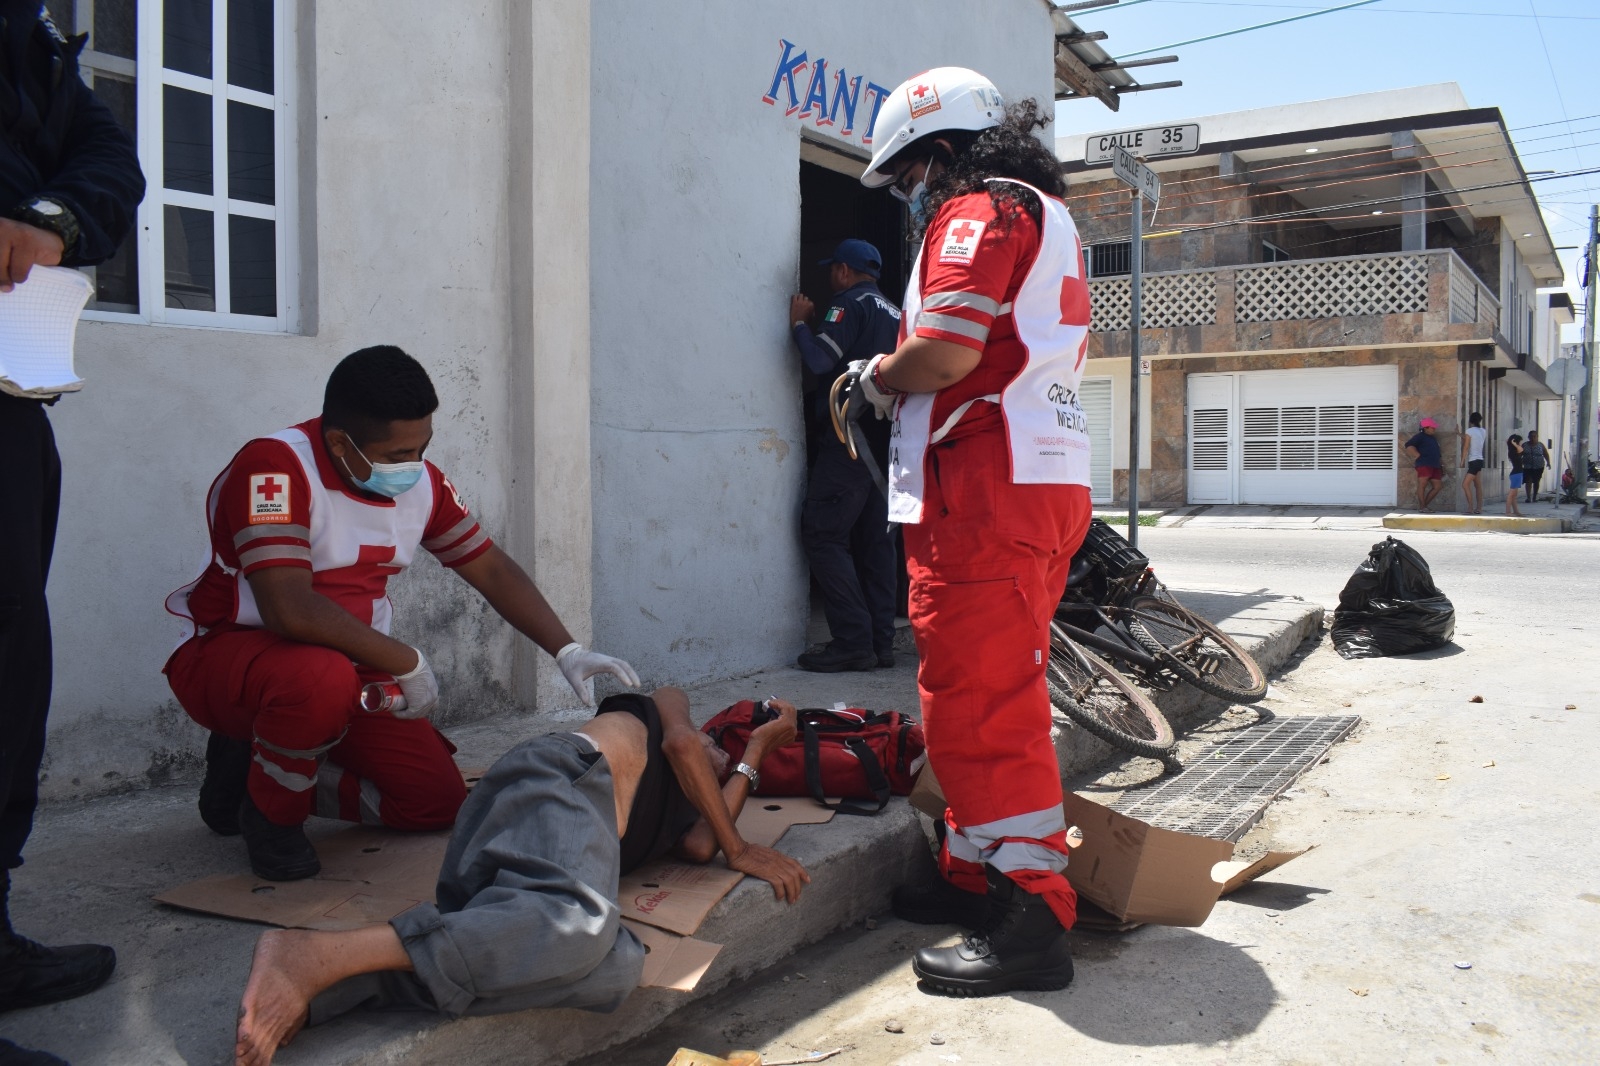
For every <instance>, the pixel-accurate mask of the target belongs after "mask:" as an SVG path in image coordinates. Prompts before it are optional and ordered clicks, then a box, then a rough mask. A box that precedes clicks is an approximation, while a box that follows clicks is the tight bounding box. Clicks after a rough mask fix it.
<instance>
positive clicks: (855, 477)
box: [789, 240, 900, 673]
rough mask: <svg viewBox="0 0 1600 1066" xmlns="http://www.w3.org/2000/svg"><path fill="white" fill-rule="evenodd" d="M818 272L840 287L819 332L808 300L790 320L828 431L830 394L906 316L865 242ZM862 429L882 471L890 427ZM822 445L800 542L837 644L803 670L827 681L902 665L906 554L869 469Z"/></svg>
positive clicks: (891, 340)
mask: <svg viewBox="0 0 1600 1066" xmlns="http://www.w3.org/2000/svg"><path fill="white" fill-rule="evenodd" d="M818 265H819V266H826V267H827V268H828V282H829V284H830V286H831V287H832V289H833V299H832V300H830V301H829V303H828V309H827V311H826V312H824V313H823V316H822V323H821V325H819V326H818V327H817V329H816V330H815V332H813V331H812V329H811V327H810V326H809V325H808V324H807V323H806V320H807V319H808V318H810V317H811V313H812V311H813V309H814V308H813V305H812V303H811V301H810V300H808V299H806V298H805V297H804V296H800V295H797V296H795V297H793V298H792V299H790V301H789V322H790V329H791V330H792V332H793V334H794V342H795V345H796V346H797V347H798V348H799V349H800V355H801V358H803V359H804V360H805V365H806V368H807V369H808V370H810V371H811V372H812V373H813V374H815V375H816V376H817V381H818V383H819V384H818V386H817V391H818V399H819V400H820V401H821V403H820V404H819V407H820V408H822V410H821V412H820V413H821V423H820V424H821V425H822V426H824V427H826V426H827V423H828V417H827V411H826V409H825V408H826V404H827V398H828V390H829V389H830V387H831V386H832V385H833V383H834V381H835V380H836V379H837V378H838V377H839V375H841V374H843V373H844V372H845V368H846V367H847V366H849V364H850V363H852V362H854V361H855V360H857V359H870V358H871V357H872V356H874V355H877V354H878V353H879V352H887V351H893V350H894V345H895V339H896V338H897V337H898V336H899V333H900V309H899V308H898V307H896V306H895V305H894V304H892V303H890V302H889V301H888V300H886V299H884V298H883V293H881V292H879V291H878V273H879V271H881V270H882V269H883V257H882V256H880V255H879V254H878V249H876V248H874V247H873V246H872V245H870V244H868V243H867V242H866V241H859V240H848V241H841V242H840V243H839V247H838V248H836V249H834V252H833V255H832V256H830V257H829V258H827V259H824V260H823V261H822V262H821V263H820V264H818ZM874 421H876V420H874ZM863 428H865V430H866V438H867V443H868V444H869V445H871V447H872V453H873V455H874V456H875V457H876V461H877V462H878V463H879V464H880V465H881V464H882V463H883V462H884V460H885V458H886V457H887V455H888V449H889V433H888V426H887V425H884V426H883V427H882V428H881V429H879V428H878V427H877V426H867V427H863ZM813 445H814V448H815V454H813V455H811V456H810V464H811V465H810V470H809V471H808V474H807V478H806V501H805V504H804V506H803V507H802V509H801V512H800V540H801V543H803V544H804V545H805V549H806V560H807V561H808V562H809V563H810V564H811V576H812V577H814V578H816V580H817V587H818V588H819V589H821V590H822V609H823V612H824V613H825V614H826V615H827V618H828V633H829V636H830V638H831V639H830V640H829V641H828V643H827V645H826V646H825V647H821V648H814V649H812V650H810V651H807V652H804V653H803V654H801V656H800V658H799V660H798V665H799V666H800V668H801V669H802V670H814V671H817V672H819V673H836V672H838V671H841V670H872V669H875V668H877V667H880V666H883V667H889V666H893V665H894V606H895V604H894V598H895V591H896V590H897V588H898V587H899V572H898V571H899V564H900V556H899V553H898V552H897V551H896V550H895V544H894V536H893V535H892V534H891V533H890V532H889V518H888V511H887V509H886V507H887V504H886V501H885V500H884V498H883V493H881V492H879V491H878V488H877V485H876V483H875V482H874V480H873V477H872V475H871V473H870V472H869V471H868V470H867V468H866V466H865V464H863V463H858V462H856V461H855V460H854V459H852V458H850V453H849V451H847V450H846V449H845V446H844V445H843V444H842V443H840V441H839V438H838V437H837V436H836V435H835V434H834V433H833V431H832V430H831V429H829V428H824V429H823V431H822V432H820V433H818V434H816V436H815V438H814V442H813Z"/></svg>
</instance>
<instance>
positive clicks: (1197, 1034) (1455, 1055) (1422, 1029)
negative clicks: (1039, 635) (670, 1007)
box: [595, 528, 1600, 1066]
mask: <svg viewBox="0 0 1600 1066" xmlns="http://www.w3.org/2000/svg"><path fill="white" fill-rule="evenodd" d="M1381 537H1382V534H1381V533H1376V534H1375V533H1373V532H1371V531H1318V530H1296V531H1285V530H1259V529H1230V530H1205V529H1197V528H1188V529H1184V528H1177V529H1154V530H1151V529H1147V530H1144V531H1143V545H1142V546H1143V547H1145V549H1146V550H1147V551H1148V552H1149V553H1150V554H1151V555H1152V557H1153V558H1154V559H1155V560H1156V565H1157V568H1158V571H1159V572H1160V573H1161V574H1162V575H1163V576H1164V577H1165V578H1166V579H1167V580H1168V581H1169V582H1170V583H1171V584H1173V585H1175V586H1178V587H1192V588H1207V589H1219V590H1229V591H1257V590H1267V591H1271V592H1274V593H1280V594H1292V595H1299V596H1302V597H1305V598H1306V599H1310V600H1313V601H1317V602H1322V603H1325V604H1328V605H1330V606H1331V605H1333V604H1334V603H1335V602H1336V600H1337V596H1338V592H1339V589H1340V588H1341V587H1342V586H1343V584H1344V582H1345V579H1346V578H1347V577H1348V576H1349V573H1350V571H1351V570H1352V569H1354V567H1355V566H1356V565H1357V563H1359V561H1360V560H1361V559H1362V558H1363V557H1364V556H1365V554H1366V551H1367V549H1368V547H1369V546H1370V545H1371V544H1372V542H1373V541H1374V540H1377V539H1381ZM1404 539H1406V540H1407V541H1408V542H1409V543H1411V544H1412V545H1413V546H1414V547H1416V548H1418V549H1419V550H1420V551H1421V552H1422V553H1423V555H1424V556H1425V557H1426V558H1427V559H1428V560H1429V562H1430V563H1431V564H1432V566H1433V569H1434V572H1435V575H1436V578H1437V580H1438V582H1439V584H1440V586H1441V587H1442V588H1443V589H1444V591H1445V592H1446V593H1447V594H1449V595H1450V596H1451V597H1452V598H1453V599H1454V600H1455V602H1456V605H1457V608H1458V612H1459V620H1458V634H1457V643H1456V645H1455V647H1453V648H1450V649H1445V650H1443V651H1441V652H1436V653H1432V654H1430V655H1428V656H1425V657H1416V658H1411V659H1405V660H1400V659H1375V660H1361V661H1354V662H1346V661H1344V660H1342V659H1340V658H1338V657H1337V656H1336V655H1335V654H1333V652H1332V651H1331V649H1330V648H1329V646H1328V644H1327V642H1326V640H1325V639H1324V640H1323V641H1322V642H1321V644H1320V645H1319V646H1318V647H1317V648H1316V649H1315V650H1314V651H1311V652H1310V654H1308V655H1307V656H1306V657H1305V658H1304V660H1303V661H1302V662H1301V663H1300V665H1299V666H1298V667H1297V668H1296V669H1295V670H1294V671H1293V672H1292V673H1290V674H1289V675H1287V676H1285V677H1281V678H1279V679H1277V680H1276V681H1275V682H1274V689H1273V696H1272V697H1271V699H1270V701H1269V703H1268V704H1267V706H1269V707H1270V708H1271V709H1272V710H1273V711H1275V712H1276V713H1278V714H1295V713H1345V714H1349V713H1352V712H1354V713H1357V714H1360V715H1362V716H1363V719H1364V723H1363V725H1362V727H1361V728H1360V730H1359V731H1358V733H1357V734H1356V735H1355V736H1353V737H1352V738H1351V739H1349V740H1347V741H1346V742H1345V743H1343V744H1341V745H1339V746H1338V747H1337V748H1336V749H1335V751H1334V754H1333V756H1332V758H1331V759H1330V760H1328V761H1327V762H1326V763H1324V764H1323V765H1321V766H1319V767H1317V768H1316V769H1314V770H1313V771H1311V773H1309V774H1308V775H1306V777H1304V778H1303V779H1302V781H1301V782H1300V784H1299V786H1298V787H1297V788H1296V789H1295V790H1294V791H1293V792H1291V794H1290V796H1289V797H1288V798H1286V799H1285V800H1281V801H1280V802H1279V803H1278V804H1276V805H1275V806H1274V808H1273V810H1272V812H1271V814H1270V815H1269V817H1268V819H1267V821H1266V822H1265V823H1264V825H1265V830H1264V832H1265V834H1266V835H1268V836H1270V837H1272V838H1273V840H1274V841H1275V843H1277V844H1279V845H1283V846H1289V845H1300V846H1304V845H1306V844H1317V845H1319V846H1318V848H1317V849H1316V850H1315V851H1312V852H1311V853H1310V854H1308V855H1305V856H1303V857H1301V858H1299V859H1297V860H1295V861H1294V862H1293V863H1291V864H1290V865H1288V866H1285V867H1283V868H1282V869H1280V870H1279V871H1276V872H1275V873H1273V874H1271V875H1269V876H1268V877H1267V878H1266V879H1264V880H1263V881H1262V882H1260V883H1258V884H1256V885H1254V886H1251V887H1249V888H1247V889H1245V890H1244V891H1242V892H1241V893H1239V894H1238V895H1236V896H1234V897H1231V898H1230V899H1228V900H1224V901H1222V902H1221V903H1219V904H1218V906H1217V908H1216V909H1215V910H1214V911H1213V912H1212V915H1211V917H1210V918H1209V920H1208V921H1207V922H1206V924H1205V925H1204V926H1203V927H1201V928H1199V929H1171V928H1158V927H1146V928H1144V929H1141V930H1138V931H1136V932H1134V933H1131V934H1127V935H1124V936H1120V937H1104V936H1094V935H1089V934H1079V935H1077V936H1076V948H1075V950H1076V952H1077V956H1078V960H1079V969H1078V978H1077V980H1076V982H1075V983H1074V984H1073V986H1072V987H1071V988H1069V989H1068V990H1066V991H1065V992H1061V993H1050V994H1043V993H1027V994H1022V995H1019V996H1016V997H1014V998H1001V999H991V1000H981V1001H957V1000H947V999H937V998H931V997H927V996H924V995H922V994H921V993H919V992H917V991H916V989H915V987H914V984H913V981H912V978H911V975H910V973H909V968H908V967H907V965H906V963H907V960H908V958H909V956H910V954H911V952H913V951H914V950H915V949H916V948H917V947H919V946H923V945H926V944H931V943H937V942H941V941H943V942H951V939H952V938H951V935H950V934H951V931H950V930H948V929H940V928H929V927H919V926H913V925H908V924H906V923H903V922H899V921H897V920H895V919H893V918H890V917H888V916H885V917H884V918H883V919H881V920H880V921H879V923H878V925H877V926H876V928H874V929H870V930H869V929H863V928H859V927H858V928H854V929H850V930H846V931H844V932H841V933H839V934H836V935H835V936H833V937H832V938H830V939H828V940H827V941H824V942H823V943H822V944H819V945H817V946H815V947H813V948H810V949H808V950H806V951H805V952H802V953H801V954H800V955H798V956H796V957H795V958H794V959H793V960H791V962H789V963H788V964H785V965H781V966H779V967H777V968H775V969H774V970H772V971H769V972H768V973H767V974H766V975H764V976H763V977H762V978H760V979H757V980H755V981H752V982H748V983H747V984H745V985H743V986H741V987H738V988H734V989H730V990H727V991H725V992H722V993H720V994H718V995H716V996H714V997H711V998H709V999H707V1000H705V1001H703V1002H701V1003H698V1004H695V1005H692V1006H690V1007H689V1008H687V1009H686V1010H685V1011H683V1012H681V1013H680V1014H679V1015H678V1016H677V1017H676V1018H675V1019H674V1020H673V1021H672V1022H670V1023H669V1024H668V1025H667V1026H666V1027H664V1029H663V1030H662V1031H661V1032H659V1033H658V1034H657V1035H656V1037H655V1038H653V1039H651V1040H649V1041H647V1042H645V1043H642V1044H637V1045H634V1046H632V1047H629V1048H624V1049H618V1050H613V1051H610V1052H607V1053H606V1054H605V1055H604V1056H601V1057H600V1058H597V1059H596V1060H595V1061H596V1062H599V1061H604V1062H607V1063H611V1062H629V1063H635V1062H637V1063H641V1064H654V1063H664V1062H666V1061H667V1059H668V1058H670V1057H671V1054H672V1052H673V1050H674V1049H675V1048H677V1047H679V1046H689V1047H695V1048H699V1049H701V1050H705V1051H710V1052H719V1051H727V1050H729V1049H731V1048H736V1047H754V1048H757V1049H760V1050H762V1051H764V1052H766V1054H767V1056H768V1058H769V1059H789V1058H798V1057H799V1056H800V1055H802V1054H804V1053H807V1052H810V1051H812V1050H819V1049H821V1050H825V1049H831V1048H835V1047H841V1046H846V1047H850V1048H851V1050H849V1051H848V1052H846V1053H845V1054H843V1055H840V1056H838V1057H837V1058H835V1059H831V1060H829V1061H830V1062H836V1063H838V1064H840V1066H879V1064H885V1066H887V1064H895V1066H923V1064H927V1066H933V1064H937V1063H945V1062H959V1063H967V1064H986V1063H1007V1064H1011V1063H1018V1062H1029V1063H1034V1062H1039V1063H1043V1062H1084V1063H1090V1062H1092V1063H1123V1062H1134V1061H1138V1062H1140V1063H1169V1062H1170V1063H1180V1062H1181V1063H1191V1062H1207V1063H1212V1062H1217V1063H1221V1062H1229V1063H1330V1062H1339V1063H1412V1062H1415V1063H1434V1062H1452V1063H1453V1062H1464V1061H1480V1060H1501V1061H1518V1062H1538V1063H1567V1062H1571V1063H1579V1062H1585V1063H1587V1062H1593V1061H1596V1058H1597V1054H1600V1053H1597V1046H1600V1045H1597V1036H1596V1033H1597V1030H1600V966H1597V954H1600V949H1597V948H1596V945H1597V944H1600V872H1597V871H1600V841H1597V834H1596V833H1595V831H1594V828H1595V823H1596V814H1595V812H1596V810H1597V808H1600V795H1597V792H1600V789H1597V786H1596V782H1600V758H1597V756H1596V754H1595V738H1596V735H1597V731H1596V725H1597V723H1600V686H1597V684H1596V682H1595V680H1594V678H1593V673H1592V671H1593V666H1592V664H1593V663H1594V661H1595V653H1596V651H1597V650H1600V638H1597V637H1596V636H1595V633H1596V627H1594V626H1592V625H1590V624H1588V612H1589V608H1590V605H1591V604H1594V603H1596V602H1597V597H1600V575H1597V568H1600V544H1597V543H1596V542H1595V541H1594V540H1590V539H1582V538H1555V537H1545V538H1517V537H1510V536H1505V535H1495V534H1431V533H1429V534H1407V535H1406V536H1405V538H1404ZM1474 696H1481V697H1482V699H1483V702H1482V703H1473V702H1470V700H1471V698H1472V697H1474ZM1569 704H1570V705H1574V706H1575V707H1576V709H1574V710H1569V709H1567V708H1568V705H1569ZM1457 963H1468V964H1470V968H1469V969H1462V968H1458V966H1457ZM890 1020H894V1021H896V1022H897V1023H898V1024H899V1025H900V1027H902V1028H903V1030H904V1032H902V1033H899V1034H892V1033H889V1032H886V1031H885V1023H887V1022H889V1021H890ZM935 1034H937V1036H938V1040H939V1042H938V1043H934V1042H933V1040H934V1036H935Z"/></svg>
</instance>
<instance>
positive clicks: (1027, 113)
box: [896, 99, 1067, 242]
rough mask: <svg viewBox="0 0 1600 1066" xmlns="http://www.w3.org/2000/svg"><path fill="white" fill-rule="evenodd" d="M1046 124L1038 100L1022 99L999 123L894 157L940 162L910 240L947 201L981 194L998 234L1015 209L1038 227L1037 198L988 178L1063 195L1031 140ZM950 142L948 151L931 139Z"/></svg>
mask: <svg viewBox="0 0 1600 1066" xmlns="http://www.w3.org/2000/svg"><path fill="white" fill-rule="evenodd" d="M1049 124H1050V117H1049V116H1048V115H1046V114H1044V113H1043V112H1042V111H1041V110H1040V107H1039V101H1037V100H1033V99H1028V100H1023V101H1021V102H1019V103H1015V104H1012V105H1010V106H1009V107H1007V108H1006V117H1005V121H1003V122H1001V123H1000V125H998V126H991V127H989V128H988V129H986V130H981V131H979V132H977V133H971V132H968V131H966V130H945V131H941V132H938V133H930V134H927V135H925V136H923V137H919V138H917V139H916V140H915V141H912V142H911V143H910V144H909V145H907V146H906V147H905V149H903V150H902V151H901V152H898V153H896V155H897V157H898V156H909V155H915V154H918V152H919V151H920V152H926V153H927V154H928V155H930V156H932V157H934V158H936V159H937V158H942V159H944V160H945V161H946V163H945V169H944V172H943V173H942V174H940V175H939V176H938V177H937V178H935V179H934V180H933V181H931V182H929V183H928V200H927V206H926V207H925V208H924V209H923V213H922V217H921V218H920V219H917V220H914V222H913V224H912V227H911V228H912V233H911V240H912V241H914V242H915V241H920V240H921V239H922V232H923V230H924V229H925V228H926V227H927V224H928V222H929V221H930V220H931V219H932V218H933V217H934V216H935V215H937V214H938V213H939V209H940V208H941V207H943V206H944V205H945V203H946V202H947V201H949V200H950V199H951V198H952V197H956V196H965V195H967V194H968V193H974V192H987V193H988V194H989V201H990V202H991V203H992V204H994V210H995V215H996V222H995V225H996V226H997V228H998V230H999V231H1000V232H1002V233H1003V232H1005V231H1006V230H1007V229H1009V228H1010V226H1011V222H1012V220H1013V218H1014V217H1015V214H1016V212H1017V211H1018V210H1022V211H1026V212H1027V213H1028V214H1029V216H1030V217H1032V219H1033V220H1034V222H1035V223H1038V224H1039V225H1043V224H1044V208H1043V205H1041V204H1040V203H1039V198H1038V197H1037V196H1035V195H1033V193H1031V192H1029V191H1028V190H1026V189H1019V188H1018V187H1017V186H1015V185H1013V184H1011V183H1010V182H990V181H989V179H990V178H1015V179H1016V180H1017V181H1023V182H1027V183H1028V184H1029V185H1032V186H1033V187H1034V188H1035V189H1038V190H1040V191H1041V192H1044V193H1047V194H1049V195H1051V196H1065V195H1066V192H1067V182H1066V179H1065V178H1063V177H1062V176H1061V162H1060V160H1058V159H1056V157H1055V153H1053V152H1052V151H1051V150H1050V149H1049V148H1048V147H1046V146H1045V144H1044V143H1043V142H1042V141H1040V140H1039V138H1038V137H1036V136H1034V131H1036V130H1042V129H1044V128H1045V127H1046V126H1048V125H1049ZM941 140H942V141H947V142H949V143H950V145H951V148H952V149H953V151H952V152H947V151H945V150H944V148H943V146H942V145H938V144H936V143H935V142H936V141H941Z"/></svg>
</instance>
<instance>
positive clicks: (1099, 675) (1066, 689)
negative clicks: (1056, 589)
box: [1045, 622, 1177, 759]
mask: <svg viewBox="0 0 1600 1066" xmlns="http://www.w3.org/2000/svg"><path fill="white" fill-rule="evenodd" d="M1045 680H1046V681H1047V683H1048V684H1049V688H1050V702H1051V703H1052V704H1053V705H1054V706H1055V707H1056V709H1057V710H1059V711H1061V713H1063V714H1065V715H1066V716H1067V717H1068V718H1071V719H1072V720H1073V721H1074V722H1076V723H1078V725H1080V726H1082V727H1083V728H1084V729H1085V730H1087V731H1088V732H1089V733H1091V734H1093V735H1094V736H1097V737H1099V738H1100V739H1101V740H1103V741H1105V742H1106V743H1107V744H1111V745H1113V746H1115V747H1118V748H1121V749H1122V750H1123V751H1126V752H1131V753H1132V754H1134V755H1143V756H1145V757H1147V758H1151V759H1163V758H1165V757H1166V756H1167V755H1168V753H1170V752H1171V751H1172V748H1173V745H1174V744H1176V743H1177V738H1176V737H1174V736H1173V735H1172V725H1171V724H1170V723H1169V722H1168V721H1167V719H1166V716H1165V715H1163V714H1162V713H1161V710H1160V708H1158V707H1157V706H1156V705H1155V704H1154V703H1151V702H1150V699H1149V697H1147V696H1146V695H1145V694H1144V693H1142V692H1140V691H1139V690H1138V689H1137V688H1135V687H1134V685H1133V682H1131V681H1129V680H1128V679H1127V678H1126V677H1123V676H1122V674H1120V673H1118V672H1117V671H1116V669H1115V668H1113V667H1111V666H1110V665H1108V664H1107V663H1106V661H1105V660H1104V659H1101V658H1100V657H1099V656H1097V655H1095V654H1094V652H1092V651H1089V650H1088V649H1087V648H1084V647H1082V646H1081V645H1079V644H1077V643H1075V642H1074V641H1073V640H1072V638H1071V637H1069V636H1067V635H1066V633H1065V632H1064V631H1062V629H1061V627H1060V625H1058V624H1057V623H1055V622H1052V623H1050V664H1049V667H1048V669H1047V670H1046V672H1045Z"/></svg>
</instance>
